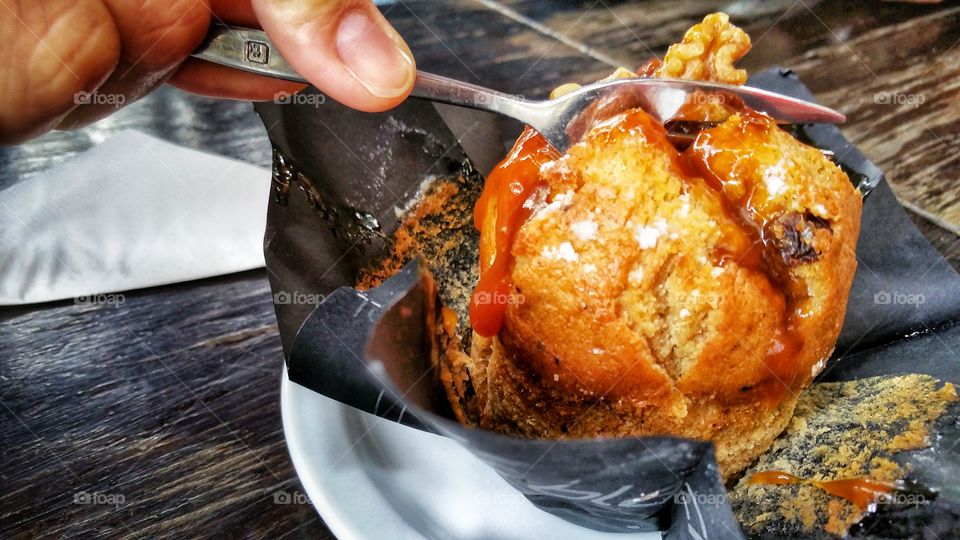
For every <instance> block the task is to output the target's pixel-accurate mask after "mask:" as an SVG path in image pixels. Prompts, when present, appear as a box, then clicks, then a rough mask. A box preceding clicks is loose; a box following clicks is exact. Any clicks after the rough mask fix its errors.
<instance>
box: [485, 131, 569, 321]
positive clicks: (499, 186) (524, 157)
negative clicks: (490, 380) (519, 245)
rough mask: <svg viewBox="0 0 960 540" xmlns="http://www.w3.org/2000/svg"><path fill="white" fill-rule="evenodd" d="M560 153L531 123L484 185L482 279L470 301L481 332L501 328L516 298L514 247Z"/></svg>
mask: <svg viewBox="0 0 960 540" xmlns="http://www.w3.org/2000/svg"><path fill="white" fill-rule="evenodd" d="M558 157H560V154H559V152H557V151H556V150H555V149H554V148H553V147H552V146H550V144H549V143H548V142H547V140H546V139H544V138H543V136H542V135H540V134H539V133H537V132H536V131H535V130H534V129H532V128H530V127H527V128H526V129H525V130H524V132H523V134H522V135H520V138H519V139H517V142H516V144H515V145H514V147H513V149H512V150H511V151H510V153H509V154H508V155H507V157H506V158H504V160H503V161H502V162H500V164H499V165H497V167H496V168H495V169H494V170H493V172H491V173H490V176H489V177H488V178H487V182H486V184H485V185H484V187H483V193H482V194H481V195H480V199H479V200H478V201H477V205H476V208H475V209H474V223H475V224H476V226H477V229H479V230H480V281H479V282H478V283H477V287H476V289H475V290H474V293H473V296H472V298H471V301H470V323H471V324H472V325H473V330H474V331H475V332H477V333H478V334H480V335H481V336H484V337H491V336H494V335H496V334H497V332H499V331H500V326H501V325H502V324H503V314H504V312H505V311H506V309H507V305H508V304H509V302H510V248H511V246H512V245H513V238H514V235H515V234H516V232H517V229H518V228H519V227H520V226H521V225H522V224H523V223H524V222H525V221H526V220H527V218H528V217H530V214H531V212H532V211H533V210H532V207H531V205H529V204H524V203H526V202H527V201H528V200H529V199H530V198H531V196H532V195H533V194H534V192H535V191H536V189H537V188H538V187H542V186H543V182H541V181H540V167H541V166H542V165H543V164H544V163H547V162H550V161H553V160H555V159H557V158H558Z"/></svg>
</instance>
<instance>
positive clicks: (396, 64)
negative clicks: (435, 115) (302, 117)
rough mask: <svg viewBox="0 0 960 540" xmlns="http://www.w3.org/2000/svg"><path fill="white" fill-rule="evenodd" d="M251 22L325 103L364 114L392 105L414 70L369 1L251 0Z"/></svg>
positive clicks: (401, 95)
mask: <svg viewBox="0 0 960 540" xmlns="http://www.w3.org/2000/svg"><path fill="white" fill-rule="evenodd" d="M252 4H253V9H254V11H255V12H256V14H257V20H259V22H260V25H261V26H262V27H263V29H264V30H265V31H266V32H267V34H269V35H270V39H271V40H272V41H273V42H274V44H275V45H276V46H277V49H279V51H280V53H281V54H282V55H283V56H284V58H286V59H287V61H288V62H289V63H290V65H291V66H293V68H294V69H296V70H297V72H299V73H300V75H302V76H303V77H304V78H305V79H307V80H308V81H310V82H311V83H312V84H313V85H314V86H316V87H317V88H319V89H320V90H321V91H322V92H324V93H326V94H327V95H329V96H330V97H331V98H333V99H335V100H337V101H339V102H341V103H343V104H344V105H347V106H349V107H353V108H354V109H359V110H362V111H368V112H378V111H384V110H386V109H389V108H391V107H394V106H396V105H398V104H399V103H400V102H401V101H403V100H404V98H406V97H407V95H408V94H409V93H410V89H411V88H412V87H413V81H414V78H415V75H416V66H415V64H414V61H413V54H412V53H411V52H410V48H409V47H408V46H407V44H406V43H404V41H403V38H401V37H400V34H398V33H397V31H396V30H394V29H393V27H391V26H390V23H388V22H387V20H386V19H385V18H384V17H383V15H381V14H380V11H379V10H378V9H377V8H376V7H375V6H374V5H373V3H372V2H371V1H370V0H253V2H252Z"/></svg>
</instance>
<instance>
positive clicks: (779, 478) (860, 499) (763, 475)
mask: <svg viewBox="0 0 960 540" xmlns="http://www.w3.org/2000/svg"><path fill="white" fill-rule="evenodd" d="M747 483H748V484H771V485H775V486H782V485H787V484H809V485H811V486H816V487H818V488H820V489H822V490H823V491H825V492H827V493H829V494H831V495H833V496H835V497H840V498H842V499H846V500H848V501H850V502H851V503H853V505H854V506H856V507H857V508H859V509H860V510H867V509H869V507H870V505H871V504H874V503H876V502H877V500H878V499H881V498H887V497H890V496H891V495H893V492H894V491H895V490H896V487H897V486H896V485H895V484H892V483H890V482H882V481H880V480H874V479H872V478H867V477H860V478H845V479H840V480H807V479H804V478H800V477H799V476H794V475H792V474H790V473H786V472H783V471H763V472H758V473H754V474H753V475H751V476H750V478H748V479H747Z"/></svg>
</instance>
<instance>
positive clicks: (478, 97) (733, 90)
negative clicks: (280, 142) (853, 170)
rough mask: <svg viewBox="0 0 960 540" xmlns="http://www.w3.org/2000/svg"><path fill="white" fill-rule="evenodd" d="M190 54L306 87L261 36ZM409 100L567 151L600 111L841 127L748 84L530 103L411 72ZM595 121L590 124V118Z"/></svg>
mask: <svg viewBox="0 0 960 540" xmlns="http://www.w3.org/2000/svg"><path fill="white" fill-rule="evenodd" d="M191 56H194V57H196V58H200V59H203V60H207V61H210V62H214V63H217V64H221V65H225V66H229V67H232V68H236V69H239V70H242V71H247V72H251V73H257V74H260V75H266V76H270V77H274V78H278V79H284V80H289V81H296V82H308V81H306V80H305V79H304V78H303V77H301V76H300V75H299V74H298V73H297V72H296V71H295V70H294V69H293V68H292V67H291V66H290V64H289V63H287V61H286V60H284V58H283V57H282V56H281V55H280V54H279V53H278V52H277V50H276V47H274V45H273V43H272V42H271V41H270V38H269V37H267V34H266V33H265V32H263V31H261V30H253V29H249V28H240V27H236V26H229V25H224V24H214V25H212V26H211V28H210V32H209V33H208V34H207V37H206V39H205V40H204V42H203V43H202V44H201V45H200V46H199V47H198V48H197V49H196V50H195V51H194V52H193V53H192V55H191ZM410 95H411V97H417V98H423V99H428V100H431V101H436V102H440V103H447V104H450V105H457V106H461V107H469V108H471V109H479V110H483V111H489V112H492V113H497V114H501V115H505V116H508V117H510V118H513V119H515V120H519V121H521V122H523V123H525V124H527V125H529V126H531V127H532V128H534V129H536V130H537V131H539V132H540V134H542V135H543V136H544V137H545V138H546V139H547V141H549V142H550V144H552V145H553V146H554V148H556V149H557V150H560V151H561V152H563V151H566V150H567V149H568V148H569V147H570V146H571V145H572V144H574V143H576V142H577V140H578V139H579V136H580V135H581V134H582V133H583V132H584V131H585V129H584V126H583V124H584V122H585V121H588V120H590V118H588V117H590V116H591V115H594V114H595V113H596V112H597V109H598V107H599V106H600V105H603V114H604V115H605V116H606V117H609V116H613V115H614V114H616V113H618V112H621V111H623V110H626V109H632V108H636V107H641V108H642V109H644V110H645V111H646V112H647V113H648V114H650V115H651V116H653V117H654V118H655V119H656V120H658V121H660V122H661V123H664V124H666V123H667V122H669V121H671V120H673V119H675V118H676V117H677V115H678V114H679V113H680V112H682V111H683V110H684V108H685V107H686V108H689V107H690V106H691V105H694V106H695V105H696V104H698V103H704V102H706V101H707V100H713V101H716V102H720V103H725V104H730V105H732V106H740V107H742V106H743V105H746V106H747V107H750V108H752V109H754V110H757V111H760V112H763V113H766V114H768V115H769V116H771V117H773V118H774V119H775V120H776V121H777V122H779V123H787V124H813V123H825V124H841V123H843V122H844V121H846V117H845V116H844V115H843V114H841V113H839V112H837V111H835V110H833V109H829V108H827V107H824V106H822V105H817V104H816V103H810V102H808V101H803V100H800V99H796V98H792V97H789V96H784V95H782V94H777V93H774V92H769V91H766V90H761V89H759V88H752V87H749V86H731V85H727V84H719V83H713V82H702V81H688V80H680V79H645V78H636V79H616V80H611V81H606V82H600V83H596V84H591V85H588V86H584V87H581V88H579V89H577V90H575V91H573V92H570V93H568V94H566V95H563V96H560V97H558V98H556V99H550V100H544V101H534V100H528V99H525V98H523V97H521V96H514V95H510V94H505V93H503V92H497V91H496V90H491V89H489V88H484V87H482V86H478V85H475V84H470V83H466V82H462V81H457V80H454V79H450V78H447V77H442V76H440V75H434V74H432V73H426V72H423V71H417V77H416V81H415V83H414V87H413V91H412V92H411V94H410ZM593 120H596V118H593Z"/></svg>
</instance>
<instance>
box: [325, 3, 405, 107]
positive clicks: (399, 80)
mask: <svg viewBox="0 0 960 540" xmlns="http://www.w3.org/2000/svg"><path fill="white" fill-rule="evenodd" d="M384 25H385V23H384ZM337 52H338V53H339V54H340V59H341V60H342V61H343V65H344V66H346V68H347V69H348V70H349V71H350V73H351V74H353V76H354V77H356V79H357V80H358V81H360V84H362V85H363V86H364V87H365V88H366V89H367V90H369V91H370V93H371V94H373V95H375V96H377V97H382V98H392V97H397V96H399V95H401V94H403V93H404V92H406V91H407V88H408V87H409V86H410V82H411V81H412V80H413V77H414V67H413V66H414V64H413V57H411V56H410V52H409V51H408V50H407V48H406V46H405V45H403V40H402V39H401V38H400V36H399V35H397V34H396V32H394V31H393V30H392V29H390V28H384V26H382V25H381V24H377V22H376V21H374V20H373V19H371V18H370V16H369V15H368V14H367V13H366V12H365V11H363V10H355V11H351V12H349V13H347V14H346V15H344V16H343V18H342V19H341V20H340V27H339V28H338V29H337Z"/></svg>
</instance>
